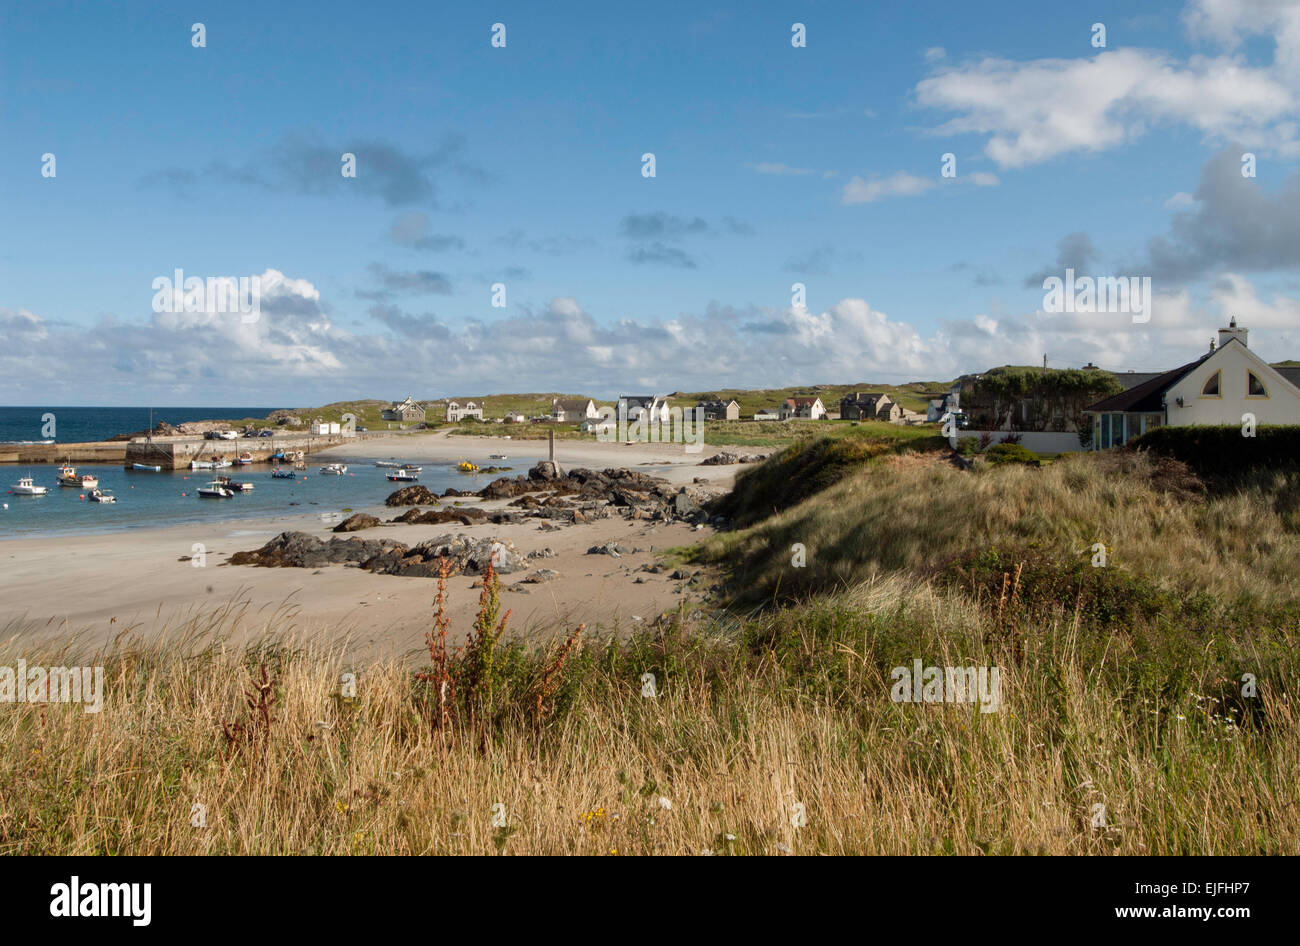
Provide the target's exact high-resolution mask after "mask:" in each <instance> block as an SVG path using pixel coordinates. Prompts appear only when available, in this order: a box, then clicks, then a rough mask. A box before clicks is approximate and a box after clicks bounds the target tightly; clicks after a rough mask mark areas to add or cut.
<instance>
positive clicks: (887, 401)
mask: <svg viewBox="0 0 1300 946" xmlns="http://www.w3.org/2000/svg"><path fill="white" fill-rule="evenodd" d="M840 420H881V421H885V422H886V423H889V424H896V423H902V421H903V407H902V405H901V404H899V403H898V402H897V401H895V400H894V399H893V398H891V397H890V396H889V395H888V394H863V393H861V392H859V391H854V392H853V393H851V394H849V395H848V396H847V397H844V398H841V399H840Z"/></svg>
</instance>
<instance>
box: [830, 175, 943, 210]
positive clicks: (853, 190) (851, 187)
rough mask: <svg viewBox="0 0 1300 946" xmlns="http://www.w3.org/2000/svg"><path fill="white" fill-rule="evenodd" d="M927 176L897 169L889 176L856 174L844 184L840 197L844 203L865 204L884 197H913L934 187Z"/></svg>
mask: <svg viewBox="0 0 1300 946" xmlns="http://www.w3.org/2000/svg"><path fill="white" fill-rule="evenodd" d="M934 186H935V184H934V181H932V180H930V179H929V178H924V177H917V176H916V175H915V174H909V173H908V172H906V171H897V172H895V173H894V174H891V175H890V176H889V177H881V178H871V179H866V178H861V177H858V176H856V175H854V177H853V178H852V179H851V180H850V181H849V182H848V183H847V184H845V185H844V191H843V194H842V195H841V199H842V200H843V202H844V203H846V204H867V203H871V202H872V201H877V200H880V199H881V198H884V197H915V196H916V195H917V194H924V193H925V192H926V191H928V190H929V189H930V188H932V187H934Z"/></svg>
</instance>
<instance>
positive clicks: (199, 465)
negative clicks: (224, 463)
mask: <svg viewBox="0 0 1300 946" xmlns="http://www.w3.org/2000/svg"><path fill="white" fill-rule="evenodd" d="M216 468H217V465H216V464H215V463H214V462H212V461H211V460H191V461H190V469H191V470H215V469H216Z"/></svg>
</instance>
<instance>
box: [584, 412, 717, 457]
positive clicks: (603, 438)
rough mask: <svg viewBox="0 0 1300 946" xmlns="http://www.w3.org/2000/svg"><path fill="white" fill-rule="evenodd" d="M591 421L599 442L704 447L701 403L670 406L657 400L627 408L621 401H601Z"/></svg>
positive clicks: (690, 448)
mask: <svg viewBox="0 0 1300 946" xmlns="http://www.w3.org/2000/svg"><path fill="white" fill-rule="evenodd" d="M629 416H630V420H629ZM593 424H594V427H593V429H594V430H595V431H596V439H597V440H599V441H600V442H601V443H629V442H632V443H680V444H685V449H686V452H687V453H699V452H700V451H701V450H703V449H704V408H702V407H686V408H681V407H669V406H667V404H664V403H662V402H660V403H658V404H655V405H653V406H651V407H633V408H632V409H631V410H629V409H628V406H627V405H626V404H624V403H620V404H619V406H618V407H617V408H613V407H610V406H609V405H604V406H602V407H601V408H600V417H599V419H594V418H593Z"/></svg>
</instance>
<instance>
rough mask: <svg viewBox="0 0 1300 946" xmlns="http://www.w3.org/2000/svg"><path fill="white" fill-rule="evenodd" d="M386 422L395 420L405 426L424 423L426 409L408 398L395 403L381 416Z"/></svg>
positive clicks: (383, 411)
mask: <svg viewBox="0 0 1300 946" xmlns="http://www.w3.org/2000/svg"><path fill="white" fill-rule="evenodd" d="M379 416H380V417H382V418H383V419H384V420H395V421H398V422H399V423H403V424H422V423H424V408H423V407H421V406H420V405H419V404H416V403H415V399H414V398H412V397H410V396H408V397H407V398H406V400H405V401H400V402H399V401H394V402H393V403H392V404H390V405H389V406H388V407H386V408H384V410H382V411H381V412H380V414H379Z"/></svg>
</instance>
